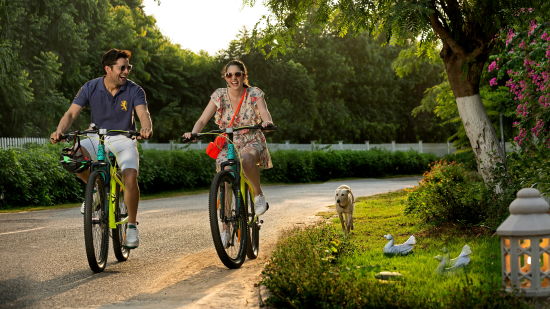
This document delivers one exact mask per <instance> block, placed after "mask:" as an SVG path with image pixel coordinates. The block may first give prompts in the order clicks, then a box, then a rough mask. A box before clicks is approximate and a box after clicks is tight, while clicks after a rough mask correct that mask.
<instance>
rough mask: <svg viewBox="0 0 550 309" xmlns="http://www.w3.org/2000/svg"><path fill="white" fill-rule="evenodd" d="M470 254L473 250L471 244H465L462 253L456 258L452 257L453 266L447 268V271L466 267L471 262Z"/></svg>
mask: <svg viewBox="0 0 550 309" xmlns="http://www.w3.org/2000/svg"><path fill="white" fill-rule="evenodd" d="M470 254H472V250H471V249H470V246H468V245H464V247H462V251H461V252H460V254H459V255H458V256H457V257H456V258H454V259H451V263H452V265H453V266H451V267H449V268H445V270H446V271H450V270H455V269H458V268H460V267H464V266H466V265H468V264H469V263H470Z"/></svg>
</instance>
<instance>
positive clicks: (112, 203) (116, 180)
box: [109, 165, 128, 229]
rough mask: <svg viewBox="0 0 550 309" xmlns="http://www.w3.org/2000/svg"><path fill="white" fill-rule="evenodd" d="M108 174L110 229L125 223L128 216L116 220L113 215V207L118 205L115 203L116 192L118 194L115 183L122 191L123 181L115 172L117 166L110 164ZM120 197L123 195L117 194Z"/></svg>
mask: <svg viewBox="0 0 550 309" xmlns="http://www.w3.org/2000/svg"><path fill="white" fill-rule="evenodd" d="M109 169H110V175H111V177H110V178H111V179H110V181H109V184H110V187H111V188H110V190H109V192H110V193H109V228H111V229H116V227H117V225H120V224H125V223H127V222H128V216H126V217H124V218H122V220H121V221H118V222H117V221H116V217H115V209H116V208H115V207H118V205H117V199H116V196H117V193H118V194H120V192H117V184H118V185H119V186H120V188H121V189H122V190H121V191H122V192H124V189H125V188H124V183H122V181H121V180H120V177H119V176H118V173H117V168H116V167H115V166H113V165H111V166H110V168H109ZM120 198H124V197H123V196H122V197H120V196H119V199H120Z"/></svg>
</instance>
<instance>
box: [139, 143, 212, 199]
mask: <svg viewBox="0 0 550 309" xmlns="http://www.w3.org/2000/svg"><path fill="white" fill-rule="evenodd" d="M214 173H215V163H214V160H212V159H211V158H210V157H208V156H206V155H205V154H204V152H203V151H199V150H189V151H178V150H175V151H163V150H144V151H142V152H141V157H140V172H139V185H140V188H141V190H142V192H143V193H155V192H162V191H168V190H178V189H183V188H185V189H193V188H204V187H207V186H208V185H209V184H210V182H211V181H212V177H214Z"/></svg>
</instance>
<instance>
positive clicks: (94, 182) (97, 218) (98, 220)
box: [84, 171, 109, 273]
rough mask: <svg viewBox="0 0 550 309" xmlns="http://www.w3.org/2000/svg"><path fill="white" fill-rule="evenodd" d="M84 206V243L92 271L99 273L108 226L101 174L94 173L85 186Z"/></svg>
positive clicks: (103, 266)
mask: <svg viewBox="0 0 550 309" xmlns="http://www.w3.org/2000/svg"><path fill="white" fill-rule="evenodd" d="M85 196H86V201H85V205H84V243H85V245H86V256H87V257H88V264H89V265H90V268H91V269H92V271H94V272H96V273H99V272H102V271H103V270H104V269H105V265H106V264H107V253H108V249H109V224H108V220H107V207H106V201H107V196H106V191H105V182H104V180H103V175H102V173H101V172H98V171H94V172H92V173H91V174H90V177H89V178H88V183H87V184H86V195H85Z"/></svg>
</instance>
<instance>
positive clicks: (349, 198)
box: [335, 185, 355, 235]
mask: <svg viewBox="0 0 550 309" xmlns="http://www.w3.org/2000/svg"><path fill="white" fill-rule="evenodd" d="M335 201H336V212H337V213H338V217H340V223H342V231H344V234H346V235H347V234H349V232H350V230H353V208H354V205H355V198H354V197H353V193H352V192H351V188H350V187H349V186H346V185H341V186H339V187H338V188H337V189H336V196H335Z"/></svg>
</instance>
